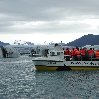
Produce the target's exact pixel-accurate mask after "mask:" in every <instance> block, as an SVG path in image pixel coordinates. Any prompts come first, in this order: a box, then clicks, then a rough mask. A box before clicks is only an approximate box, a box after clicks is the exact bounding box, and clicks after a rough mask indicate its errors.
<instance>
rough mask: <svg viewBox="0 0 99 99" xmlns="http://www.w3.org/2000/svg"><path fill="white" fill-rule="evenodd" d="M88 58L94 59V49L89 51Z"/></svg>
mask: <svg viewBox="0 0 99 99" xmlns="http://www.w3.org/2000/svg"><path fill="white" fill-rule="evenodd" d="M88 55H89V56H88V57H89V58H94V55H95V53H94V50H93V49H92V48H90V49H89V50H88Z"/></svg>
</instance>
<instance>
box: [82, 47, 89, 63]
mask: <svg viewBox="0 0 99 99" xmlns="http://www.w3.org/2000/svg"><path fill="white" fill-rule="evenodd" d="M88 56H89V55H88V50H87V48H86V47H84V48H83V49H81V58H82V60H83V61H87V60H88Z"/></svg>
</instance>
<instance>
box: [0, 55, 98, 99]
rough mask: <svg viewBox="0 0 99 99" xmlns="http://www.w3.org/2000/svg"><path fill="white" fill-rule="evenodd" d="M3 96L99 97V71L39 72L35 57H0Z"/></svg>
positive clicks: (39, 98)
mask: <svg viewBox="0 0 99 99" xmlns="http://www.w3.org/2000/svg"><path fill="white" fill-rule="evenodd" d="M0 99H99V71H52V72H50V71H46V72H44V71H39V72H37V71H35V67H34V65H33V62H32V58H31V57H27V56H21V57H20V58H7V59H0Z"/></svg>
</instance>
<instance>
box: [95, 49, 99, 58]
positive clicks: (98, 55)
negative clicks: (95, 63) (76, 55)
mask: <svg viewBox="0 0 99 99" xmlns="http://www.w3.org/2000/svg"><path fill="white" fill-rule="evenodd" d="M95 56H96V58H99V50H97V51H96V53H95Z"/></svg>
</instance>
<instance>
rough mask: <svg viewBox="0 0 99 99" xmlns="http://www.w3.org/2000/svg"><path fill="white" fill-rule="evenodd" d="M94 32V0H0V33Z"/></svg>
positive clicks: (97, 21) (98, 28) (98, 5)
mask: <svg viewBox="0 0 99 99" xmlns="http://www.w3.org/2000/svg"><path fill="white" fill-rule="evenodd" d="M98 32H99V1H98V0H0V34H30V33H32V34H36V33H37V34H44V35H45V34H48V35H51V34H61V33H62V34H67V33H78V34H79V33H96V34H98Z"/></svg>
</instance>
